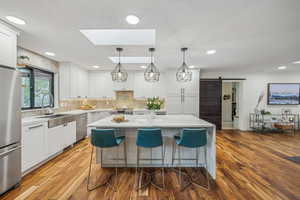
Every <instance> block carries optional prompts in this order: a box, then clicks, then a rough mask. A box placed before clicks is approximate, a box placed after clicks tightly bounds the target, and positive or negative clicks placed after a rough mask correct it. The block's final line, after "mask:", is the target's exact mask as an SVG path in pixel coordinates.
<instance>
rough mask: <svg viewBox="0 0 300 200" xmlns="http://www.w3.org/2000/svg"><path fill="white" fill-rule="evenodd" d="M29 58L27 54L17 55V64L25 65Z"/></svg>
mask: <svg viewBox="0 0 300 200" xmlns="http://www.w3.org/2000/svg"><path fill="white" fill-rule="evenodd" d="M29 61H30V58H29V57H28V56H19V57H18V66H19V67H25V66H26V65H28V64H29Z"/></svg>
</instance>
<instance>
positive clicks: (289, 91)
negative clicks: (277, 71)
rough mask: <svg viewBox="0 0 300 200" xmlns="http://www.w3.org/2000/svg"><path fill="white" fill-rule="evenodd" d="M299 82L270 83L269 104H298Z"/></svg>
mask: <svg viewBox="0 0 300 200" xmlns="http://www.w3.org/2000/svg"><path fill="white" fill-rule="evenodd" d="M299 93H300V84H299V83H269V84H268V104H269V105H297V104H299Z"/></svg>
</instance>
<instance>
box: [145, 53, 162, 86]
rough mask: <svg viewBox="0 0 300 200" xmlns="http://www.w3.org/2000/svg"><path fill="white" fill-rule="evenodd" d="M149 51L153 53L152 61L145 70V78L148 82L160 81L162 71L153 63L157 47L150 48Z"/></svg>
mask: <svg viewBox="0 0 300 200" xmlns="http://www.w3.org/2000/svg"><path fill="white" fill-rule="evenodd" d="M149 51H150V53H151V63H150V64H149V65H148V67H147V68H146V70H145V72H144V78H145V80H146V81H148V82H158V81H159V76H160V73H159V70H158V68H157V67H156V66H155V65H154V63H153V52H154V51H155V48H149Z"/></svg>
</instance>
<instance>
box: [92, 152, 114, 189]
mask: <svg viewBox="0 0 300 200" xmlns="http://www.w3.org/2000/svg"><path fill="white" fill-rule="evenodd" d="M94 148H95V147H92V152H91V158H90V167H89V174H88V180H87V190H88V191H93V190H95V189H97V188H99V187H103V186H106V185H107V186H109V187H112V188H113V186H112V184H111V183H110V182H111V180H112V177H113V176H114V174H111V175H110V176H109V178H108V179H107V181H105V182H104V183H102V184H99V185H95V186H93V187H90V180H91V172H92V161H93V154H94ZM101 162H102V149H101ZM101 164H102V163H101Z"/></svg>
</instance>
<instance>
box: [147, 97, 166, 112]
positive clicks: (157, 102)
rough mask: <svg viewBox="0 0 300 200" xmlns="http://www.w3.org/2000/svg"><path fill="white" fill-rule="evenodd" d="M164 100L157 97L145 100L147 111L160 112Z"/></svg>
mask: <svg viewBox="0 0 300 200" xmlns="http://www.w3.org/2000/svg"><path fill="white" fill-rule="evenodd" d="M163 103H164V100H162V99H160V98H159V97H152V98H148V99H147V103H146V105H147V109H148V110H160V109H161V106H162V104H163Z"/></svg>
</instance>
